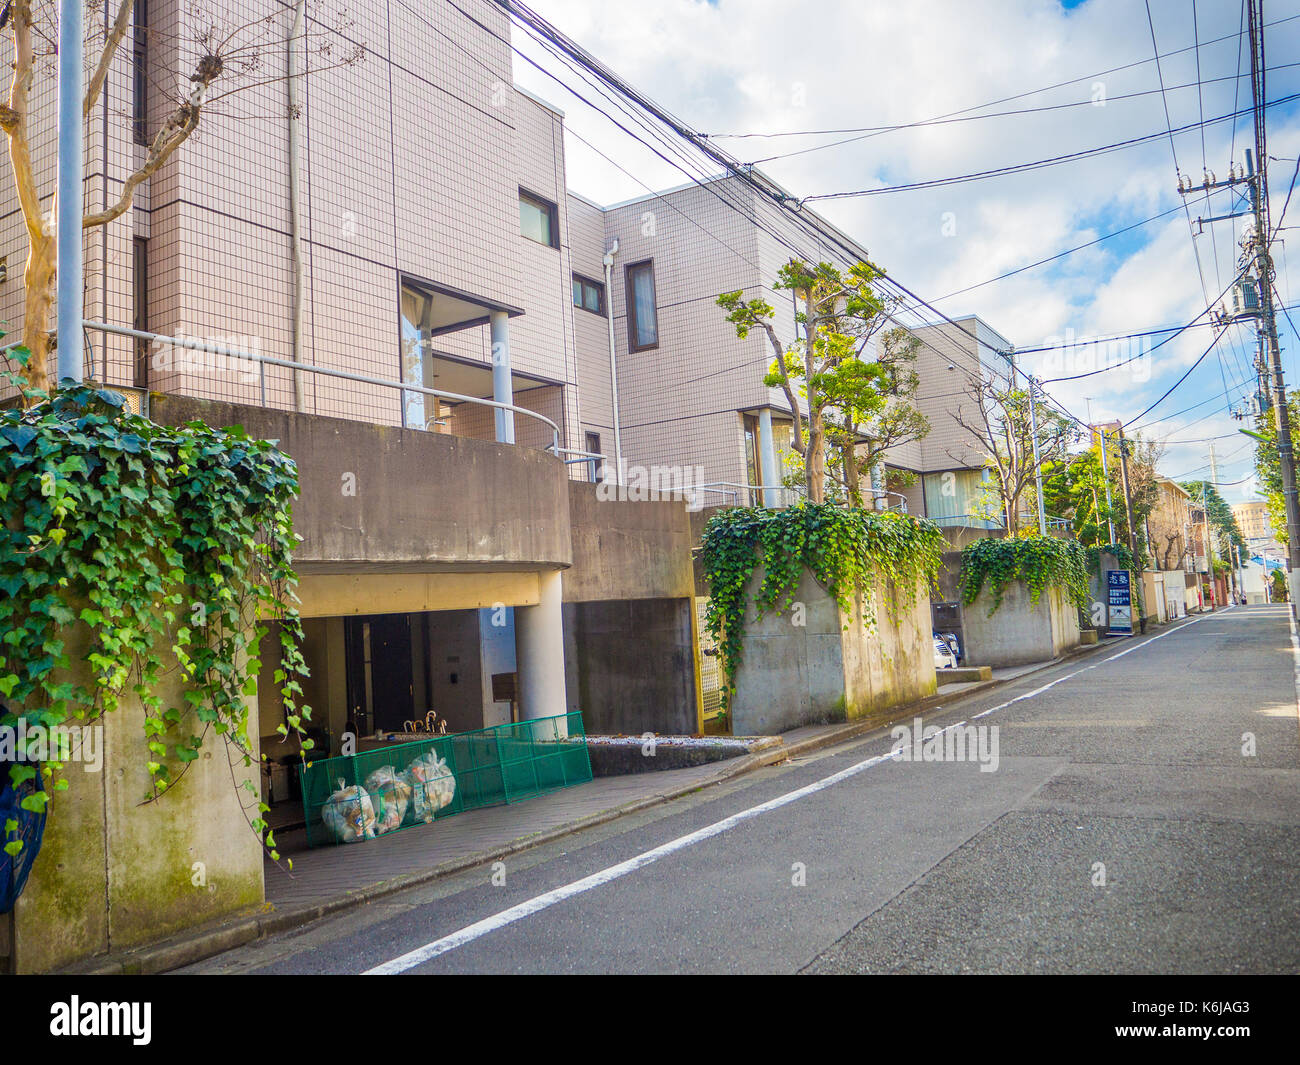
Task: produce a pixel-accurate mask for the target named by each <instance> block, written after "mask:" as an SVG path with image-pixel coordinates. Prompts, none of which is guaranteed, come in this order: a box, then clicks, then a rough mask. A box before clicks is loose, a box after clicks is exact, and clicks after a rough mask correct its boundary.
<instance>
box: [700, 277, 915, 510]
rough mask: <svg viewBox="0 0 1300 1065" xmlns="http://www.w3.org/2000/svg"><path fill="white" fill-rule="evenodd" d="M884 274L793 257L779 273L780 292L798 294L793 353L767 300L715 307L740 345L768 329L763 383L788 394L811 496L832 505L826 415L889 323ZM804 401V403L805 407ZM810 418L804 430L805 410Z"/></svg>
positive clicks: (729, 298)
mask: <svg viewBox="0 0 1300 1065" xmlns="http://www.w3.org/2000/svg"><path fill="white" fill-rule="evenodd" d="M883 276H884V271H883V270H882V269H881V268H880V267H878V266H876V265H875V264H874V263H870V262H858V263H855V264H854V265H853V266H852V267H850V268H849V269H848V270H841V269H839V268H838V267H836V266H833V265H832V264H830V263H818V264H816V265H815V266H814V265H810V264H808V263H804V262H801V261H799V260H797V259H791V260H790V261H789V262H788V263H786V264H785V265H784V266H783V267H781V269H780V271H779V272H778V274H777V279H776V283H775V285H774V286H773V287H774V288H777V289H783V290H787V291H790V292H792V293H793V294H794V297H795V303H796V306H797V307H798V310H797V311H796V313H795V319H796V321H797V322H798V323H799V324H800V325H801V326H802V327H803V336H802V337H801V338H800V339H799V340H797V341H796V342H795V343H793V344H791V345H790V346H789V347H788V348H787V347H785V346H784V345H783V344H782V343H781V339H780V337H778V336H777V333H776V330H775V328H773V326H772V319H773V316H774V314H775V311H774V310H773V309H772V306H771V305H770V304H769V303H767V301H766V300H763V299H762V298H757V299H752V300H748V301H746V300H745V299H744V293H743V291H737V292H726V293H723V294H722V295H721V296H719V297H718V300H717V303H718V306H719V307H721V308H722V309H723V310H724V311H726V312H727V321H729V322H730V323H731V324H732V325H733V326H734V327H735V329H736V335H737V336H738V337H740V338H741V339H742V340H743V339H744V338H745V337H747V336H748V335H749V331H750V330H751V329H762V330H763V332H764V333H765V334H766V336H767V339H768V343H769V344H770V345H771V348H772V353H773V357H774V361H773V363H772V367H771V369H770V370H769V372H768V374H767V376H766V377H765V378H764V379H763V380H764V384H766V385H767V386H768V387H769V388H780V389H781V390H782V392H784V393H785V397H786V399H787V401H788V402H789V403H790V409H791V411H792V412H793V414H794V432H793V434H792V440H791V446H792V447H793V449H794V451H795V452H797V453H798V454H799V455H800V457H801V458H802V459H803V467H804V477H805V483H806V485H807V490H808V498H809V500H811V501H812V502H814V503H821V502H824V501H825V499H826V444H827V411H828V408H829V407H832V406H833V404H832V400H831V398H830V396H829V395H828V393H827V389H828V387H834V385H835V382H836V380H837V373H841V374H843V375H844V376H846V377H847V375H848V374H849V373H850V372H853V373H858V371H857V370H856V369H853V370H851V371H850V370H848V369H846V370H843V371H841V370H840V367H842V366H844V365H845V364H846V363H848V362H850V361H861V360H860V356H861V353H862V351H863V349H864V348H865V346H866V345H867V343H868V341H869V340H870V339H871V337H872V336H874V335H875V334H876V333H877V332H879V331H880V329H881V328H882V327H883V326H884V324H885V322H886V321H887V320H888V314H889V310H890V302H889V300H888V298H887V297H884V296H882V295H881V294H879V293H877V292H876V291H875V288H874V285H875V284H876V283H877V282H878V281H879V280H880V278H882V277H883ZM801 401H802V402H801ZM801 411H802V412H803V415H804V417H805V418H806V420H807V426H806V430H805V427H804V426H803V425H801V424H800V420H801V419H800V412H801Z"/></svg>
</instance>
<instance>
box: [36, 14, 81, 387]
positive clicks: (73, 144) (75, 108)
mask: <svg viewBox="0 0 1300 1065" xmlns="http://www.w3.org/2000/svg"><path fill="white" fill-rule="evenodd" d="M83 23H84V16H83V13H82V0H59V149H58V151H59V160H58V184H57V196H56V201H55V203H56V210H57V214H58V222H57V240H58V249H57V254H58V279H57V289H56V291H57V299H58V320H57V327H56V328H57V330H58V331H57V333H56V334H55V335H56V337H57V344H58V350H57V354H58V374H57V381H56V384H57V383H61V382H63V381H65V380H69V379H71V380H73V381H75V382H77V383H78V384H79V383H80V382H81V381H82V380H83V379H84V378H85V376H86V371H85V358H84V341H83V340H82V335H81V328H82V326H81V323H82V321H83V319H84V317H85V310H84V307H83V302H84V294H83V290H82V286H83V284H84V281H83V269H84V263H83V262H82V233H81V219H82V214H83V211H84V205H83V202H82V200H83V187H82V182H83V174H82V165H83V164H82V140H83V127H82V114H81V110H82V106H83V103H82V98H83V96H84V95H85V87H84V81H85V74H84V73H83V71H82V66H81V64H82V62H83V58H84V52H85V26H84V24H83ZM39 324H40V325H41V326H42V328H43V327H44V323H39Z"/></svg>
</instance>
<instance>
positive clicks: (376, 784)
mask: <svg viewBox="0 0 1300 1065" xmlns="http://www.w3.org/2000/svg"><path fill="white" fill-rule="evenodd" d="M366 791H367V792H369V793H370V801H371V803H372V804H373V805H374V808H375V834H376V835H378V836H382V835H383V834H384V833H385V832H392V831H393V829H395V828H401V827H402V822H403V821H404V820H406V809H407V807H408V806H409V805H410V803H411V785H410V784H408V783H407V782H406V780H405V779H404V778H403V777H402V775H401V774H400V773H398V771H397V770H396V769H394V768H393V767H392V766H391V765H385V766H380V767H379V768H378V769H376V770H375V771H374V772H373V773H371V774H370V775H369V776H368V777H366Z"/></svg>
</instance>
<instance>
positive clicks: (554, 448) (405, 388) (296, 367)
mask: <svg viewBox="0 0 1300 1065" xmlns="http://www.w3.org/2000/svg"><path fill="white" fill-rule="evenodd" d="M82 324H83V325H84V326H85V328H87V329H97V330H99V331H100V332H103V333H114V334H116V335H117V336H124V337H132V338H134V339H136V340H147V341H149V342H150V343H154V344H173V345H176V346H177V347H181V348H187V349H189V350H191V351H206V352H210V353H211V354H213V355H224V356H225V357H226V358H230V359H244V360H247V361H248V362H255V363H257V364H259V366H260V367H261V396H262V406H266V367H267V366H280V367H283V368H284V369H286V370H292V371H294V372H295V373H298V372H300V371H301V372H302V373H316V374H321V375H323V376H325V377H337V378H341V379H343V380H345V381H356V382H358V383H359V384H363V385H377V386H378V387H380V388H395V389H397V390H398V391H399V392H418V393H419V394H420V395H424V396H434V397H435V398H437V399H446V400H451V401H453V402H456V403H476V404H478V405H479V406H481V407H493V408H495V409H497V410H508V411H512V412H514V413H515V414H523V415H526V416H527V417H529V418H535V419H536V420H537V421H539V422H544V423H545V424H546V425H548V426H549V427H550V429H551V446H550V447H547V448H543V449H542V450H543V451H549V452H552V453H553V454H556V455H557V456H558V454H559V453H560V427H559V426H558V425H556V424H555V422H553V421H551V419H550V418H548V417H546V415H544V414H538V413H537V411H535V410H529V409H528V408H527V407H519V406H516V405H515V404H513V403H502V402H500V401H498V400H495V399H484V398H482V397H481V396H466V395H462V394H461V393H459V392H444V391H443V390H442V389H439V388H425V387H424V386H423V385H411V384H406V383H405V382H403V381H392V380H389V379H387V378H384V377H370V376H368V375H366V374H357V373H349V372H348V371H347V370H335V369H332V368H330V367H328V366H314V365H311V364H309V363H303V362H293V361H292V360H290V359H277V358H275V357H273V356H270V355H255V354H253V353H252V352H250V351H238V350H236V349H234V348H227V347H224V346H223V345H221V344H209V343H208V342H207V341H203V340H198V339H197V338H193V339H186V338H182V337H169V336H164V335H163V334H161V333H150V332H147V331H145V330H143V329H129V328H127V327H126V326H124V325H112V324H110V323H108V322H92V321H90V320H89V319H87V320H85V321H83V323H82Z"/></svg>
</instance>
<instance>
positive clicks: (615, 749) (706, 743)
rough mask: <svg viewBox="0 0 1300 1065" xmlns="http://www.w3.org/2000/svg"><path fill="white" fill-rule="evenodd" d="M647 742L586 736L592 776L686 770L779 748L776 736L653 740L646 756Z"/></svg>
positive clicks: (779, 742)
mask: <svg viewBox="0 0 1300 1065" xmlns="http://www.w3.org/2000/svg"><path fill="white" fill-rule="evenodd" d="M648 742H650V740H649V739H648V738H642V737H641V736H599V735H597V736H588V737H587V754H588V755H589V756H590V758H591V773H592V776H597V777H616V776H627V775H628V774H631V773H654V772H662V771H665V770H669V769H689V768H691V767H692V766H698V765H707V764H708V763H710V762H722V761H726V760H727V759H729V758H740V757H742V756H744V755H747V754H753V753H754V752H755V751H758V750H761V749H764V748H767V747H773V746H778V747H779V746H780V745H781V740H780V739H779V738H778V737H776V736H755V737H747V736H655V737H653V742H654V747H653V750H654V753H653V754H647V753H646V744H647V743H648Z"/></svg>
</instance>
